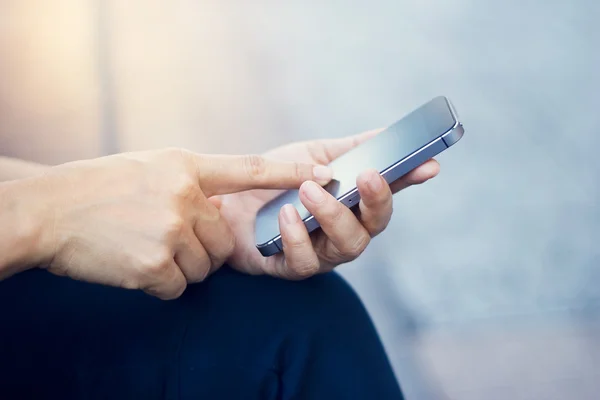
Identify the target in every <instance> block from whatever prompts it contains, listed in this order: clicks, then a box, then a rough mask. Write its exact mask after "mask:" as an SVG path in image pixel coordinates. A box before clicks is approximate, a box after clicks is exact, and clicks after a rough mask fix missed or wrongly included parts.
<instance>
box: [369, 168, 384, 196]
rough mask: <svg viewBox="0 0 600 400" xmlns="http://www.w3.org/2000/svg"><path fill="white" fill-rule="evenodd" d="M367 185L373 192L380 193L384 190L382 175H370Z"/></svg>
mask: <svg viewBox="0 0 600 400" xmlns="http://www.w3.org/2000/svg"><path fill="white" fill-rule="evenodd" d="M367 185H368V186H369V189H371V190H372V191H373V192H375V193H377V192H379V191H380V190H381V189H382V188H383V182H381V175H379V174H376V173H374V172H373V173H370V174H369V180H368V181H367Z"/></svg>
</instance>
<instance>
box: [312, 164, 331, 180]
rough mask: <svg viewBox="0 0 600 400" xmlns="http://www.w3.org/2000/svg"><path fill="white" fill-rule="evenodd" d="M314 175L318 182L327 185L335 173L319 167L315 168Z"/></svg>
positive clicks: (322, 166)
mask: <svg viewBox="0 0 600 400" xmlns="http://www.w3.org/2000/svg"><path fill="white" fill-rule="evenodd" d="M313 175H314V177H315V180H316V181H317V182H319V183H327V182H329V181H330V180H331V178H333V171H332V170H331V168H329V167H326V166H324V165H317V166H316V167H314V168H313Z"/></svg>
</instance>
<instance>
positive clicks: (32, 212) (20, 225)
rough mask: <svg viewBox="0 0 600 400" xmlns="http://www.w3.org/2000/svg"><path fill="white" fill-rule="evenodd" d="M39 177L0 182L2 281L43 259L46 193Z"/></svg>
mask: <svg viewBox="0 0 600 400" xmlns="http://www.w3.org/2000/svg"><path fill="white" fill-rule="evenodd" d="M40 184H41V182H37V179H21V180H15V181H11V182H4V183H0V280H2V279H5V278H7V277H9V276H11V275H14V274H16V273H19V272H22V271H24V270H27V269H29V268H32V267H35V266H36V265H39V264H42V263H43V262H44V261H47V260H45V259H44V255H43V252H42V251H41V249H42V248H43V244H44V243H45V238H44V237H43V234H42V231H43V228H44V226H45V224H48V222H49V218H48V216H47V215H45V210H44V209H45V202H44V196H43V195H42V194H41V193H39V185H40Z"/></svg>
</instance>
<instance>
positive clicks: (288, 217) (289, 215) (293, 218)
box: [281, 204, 300, 225]
mask: <svg viewBox="0 0 600 400" xmlns="http://www.w3.org/2000/svg"><path fill="white" fill-rule="evenodd" d="M281 213H282V214H283V221H284V222H285V223H286V224H288V225H291V224H295V223H296V222H298V221H299V220H300V216H299V215H298V212H297V211H296V208H294V206H293V205H291V204H286V205H285V206H283V208H282V209H281Z"/></svg>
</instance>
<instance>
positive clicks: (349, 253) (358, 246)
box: [343, 235, 371, 260]
mask: <svg viewBox="0 0 600 400" xmlns="http://www.w3.org/2000/svg"><path fill="white" fill-rule="evenodd" d="M370 241H371V238H370V237H369V235H360V236H359V237H358V238H357V239H356V240H355V241H354V242H353V243H352V244H351V245H350V246H348V247H347V248H346V249H344V252H343V254H344V256H345V258H347V259H350V260H354V259H356V258H358V257H359V256H360V255H361V254H362V253H363V252H364V251H365V249H366V248H367V246H368V245H369V242H370Z"/></svg>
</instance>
